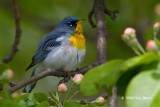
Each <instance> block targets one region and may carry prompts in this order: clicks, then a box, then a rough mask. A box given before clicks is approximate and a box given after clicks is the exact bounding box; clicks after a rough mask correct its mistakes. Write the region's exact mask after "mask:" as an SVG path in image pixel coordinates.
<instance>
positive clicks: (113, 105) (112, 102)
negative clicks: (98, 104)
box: [109, 86, 118, 107]
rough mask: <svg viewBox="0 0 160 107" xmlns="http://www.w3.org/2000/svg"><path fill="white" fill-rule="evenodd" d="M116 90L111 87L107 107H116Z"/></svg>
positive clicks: (114, 87)
mask: <svg viewBox="0 0 160 107" xmlns="http://www.w3.org/2000/svg"><path fill="white" fill-rule="evenodd" d="M117 97H118V96H117V88H116V86H113V88H112V97H109V107H117Z"/></svg>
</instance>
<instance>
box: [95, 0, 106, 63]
mask: <svg viewBox="0 0 160 107" xmlns="http://www.w3.org/2000/svg"><path fill="white" fill-rule="evenodd" d="M93 8H94V16H95V19H96V25H97V60H98V61H99V62H100V63H101V64H102V63H105V62H106V61H107V57H106V56H107V55H106V54H107V53H106V45H107V40H106V37H107V31H106V20H105V12H104V9H105V5H104V0H94V5H93Z"/></svg>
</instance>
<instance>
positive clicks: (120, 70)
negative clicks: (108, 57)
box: [80, 52, 160, 95]
mask: <svg viewBox="0 0 160 107" xmlns="http://www.w3.org/2000/svg"><path fill="white" fill-rule="evenodd" d="M159 60H160V57H159V56H158V55H157V54H155V53H152V52H150V53H147V54H144V55H142V56H136V57H133V58H130V59H128V60H126V61H123V60H112V61H109V62H108V63H105V64H103V65H100V66H98V67H95V68H93V69H91V70H89V71H88V72H87V73H86V74H85V76H84V79H83V81H82V83H81V86H80V87H81V92H82V93H83V94H84V95H94V94H96V93H97V92H98V91H99V89H100V88H101V87H102V86H104V85H108V86H110V87H112V86H113V85H114V84H116V82H117V81H118V79H119V78H120V77H121V76H123V74H124V73H125V72H130V71H133V70H131V69H133V68H137V67H140V66H143V65H145V64H146V65H147V64H150V63H152V62H154V61H159ZM138 72H139V71H137V73H138ZM131 78H132V76H131V77H130V78H129V80H130V79H131ZM86 86H87V87H86Z"/></svg>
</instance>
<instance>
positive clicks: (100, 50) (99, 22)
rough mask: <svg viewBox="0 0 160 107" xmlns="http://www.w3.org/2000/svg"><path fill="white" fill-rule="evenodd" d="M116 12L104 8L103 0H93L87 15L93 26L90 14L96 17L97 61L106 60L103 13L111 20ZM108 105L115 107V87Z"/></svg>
mask: <svg viewBox="0 0 160 107" xmlns="http://www.w3.org/2000/svg"><path fill="white" fill-rule="evenodd" d="M116 13H119V10H118V9H117V10H115V11H110V10H108V9H107V8H106V6H105V4H104V0H94V5H93V8H92V10H91V11H90V13H89V15H88V20H89V22H90V24H91V25H92V27H94V23H93V21H92V19H91V18H92V16H93V14H94V16H95V19H96V27H97V61H98V62H99V63H100V64H103V63H105V62H106V61H107V57H106V56H107V55H106V54H107V51H106V45H107V40H106V38H107V31H106V20H105V14H108V15H109V16H110V17H111V19H112V20H115V19H116V15H115V14H116ZM109 107H117V90H116V87H114V88H113V89H112V97H110V99H109Z"/></svg>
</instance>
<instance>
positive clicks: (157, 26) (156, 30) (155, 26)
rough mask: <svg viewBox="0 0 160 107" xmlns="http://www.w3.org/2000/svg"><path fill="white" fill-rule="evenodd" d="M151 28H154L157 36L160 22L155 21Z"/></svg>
mask: <svg viewBox="0 0 160 107" xmlns="http://www.w3.org/2000/svg"><path fill="white" fill-rule="evenodd" d="M153 29H154V33H155V36H157V34H158V32H159V31H160V22H156V23H155V24H154V26H153Z"/></svg>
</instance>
